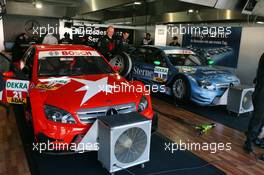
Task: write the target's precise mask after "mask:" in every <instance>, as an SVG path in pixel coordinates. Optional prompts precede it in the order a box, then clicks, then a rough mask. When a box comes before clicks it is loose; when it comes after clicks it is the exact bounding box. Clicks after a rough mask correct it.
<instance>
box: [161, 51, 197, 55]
mask: <svg viewBox="0 0 264 175" xmlns="http://www.w3.org/2000/svg"><path fill="white" fill-rule="evenodd" d="M164 53H165V54H167V55H169V54H186V55H193V54H194V52H193V51H191V50H164Z"/></svg>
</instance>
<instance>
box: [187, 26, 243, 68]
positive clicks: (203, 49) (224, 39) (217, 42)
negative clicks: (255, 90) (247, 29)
mask: <svg viewBox="0 0 264 175" xmlns="http://www.w3.org/2000/svg"><path fill="white" fill-rule="evenodd" d="M199 28H200V30H199V33H193V34H185V35H183V41H182V46H183V47H187V48H190V49H191V50H193V51H194V52H195V53H197V54H199V55H200V56H203V57H206V58H207V59H211V60H213V61H214V64H215V65H219V66H225V67H231V68H237V63H238V56H239V48H240V40H241V32H242V28H241V27H221V31H223V32H222V33H219V31H220V30H219V28H220V27H218V29H217V30H212V27H199ZM216 28H217V27H214V29H216ZM205 30H206V31H205ZM208 31H210V32H208ZM212 31H213V32H212Z"/></svg>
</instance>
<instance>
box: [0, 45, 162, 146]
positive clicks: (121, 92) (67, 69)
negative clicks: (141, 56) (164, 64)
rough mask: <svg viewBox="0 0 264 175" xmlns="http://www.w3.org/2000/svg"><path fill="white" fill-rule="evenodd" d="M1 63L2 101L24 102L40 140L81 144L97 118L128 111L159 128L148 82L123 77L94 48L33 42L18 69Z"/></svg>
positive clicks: (0, 94)
mask: <svg viewBox="0 0 264 175" xmlns="http://www.w3.org/2000/svg"><path fill="white" fill-rule="evenodd" d="M0 62H1V66H2V67H3V68H1V69H2V72H4V73H3V74H2V75H3V77H2V78H4V81H5V83H4V84H5V85H6V86H5V88H4V89H2V90H1V89H0V100H1V101H3V102H8V103H14V104H24V105H25V116H26V119H27V121H29V122H30V123H32V126H33V129H34V136H35V140H36V141H37V142H44V141H45V142H46V141H49V142H56V143H64V144H65V143H66V144H71V143H75V142H80V141H81V140H82V138H83V136H84V135H85V134H86V133H87V132H88V131H89V129H90V128H91V126H92V125H93V123H94V122H95V121H96V119H97V118H98V117H99V116H105V115H114V114H125V113H130V112H139V113H140V114H142V115H143V116H145V117H146V118H148V119H151V120H152V124H153V128H156V125H157V117H156V115H155V114H154V112H153V110H152V105H151V99H150V95H149V93H148V92H149V91H148V90H146V89H145V86H144V85H143V84H142V83H141V82H139V81H131V82H128V81H127V80H126V79H124V78H123V77H121V76H119V74H118V73H116V71H117V70H118V67H111V66H110V64H109V63H108V62H107V61H106V59H105V58H103V56H102V55H100V54H99V53H98V52H97V51H96V50H94V49H93V48H91V47H87V46H81V45H33V46H31V47H30V48H29V49H28V50H27V52H26V53H25V55H24V58H22V61H21V63H19V64H17V65H19V67H20V70H19V69H17V68H16V67H15V66H12V65H11V63H10V61H9V60H8V58H6V57H4V56H3V55H0ZM0 81H1V80H0ZM1 83H2V84H3V80H2V82H1Z"/></svg>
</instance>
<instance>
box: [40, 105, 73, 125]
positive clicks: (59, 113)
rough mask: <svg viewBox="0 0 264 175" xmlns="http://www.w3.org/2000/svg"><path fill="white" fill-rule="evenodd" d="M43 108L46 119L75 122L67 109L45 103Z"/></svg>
mask: <svg viewBox="0 0 264 175" xmlns="http://www.w3.org/2000/svg"><path fill="white" fill-rule="evenodd" d="M44 110H45V114H46V117H47V119H48V120H52V121H54V122H60V123H70V124H73V123H75V120H74V118H73V116H72V115H71V114H70V113H68V112H67V111H64V110H62V109H59V108H56V107H54V106H50V105H45V106H44Z"/></svg>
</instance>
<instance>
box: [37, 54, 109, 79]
mask: <svg viewBox="0 0 264 175" xmlns="http://www.w3.org/2000/svg"><path fill="white" fill-rule="evenodd" d="M109 73H113V70H112V68H111V67H110V66H109V65H108V64H107V62H106V61H105V60H104V59H102V58H101V57H99V56H75V57H72V56H71V57H61V56H59V57H43V58H40V59H39V65H38V75H39V76H78V75H92V74H109Z"/></svg>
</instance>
